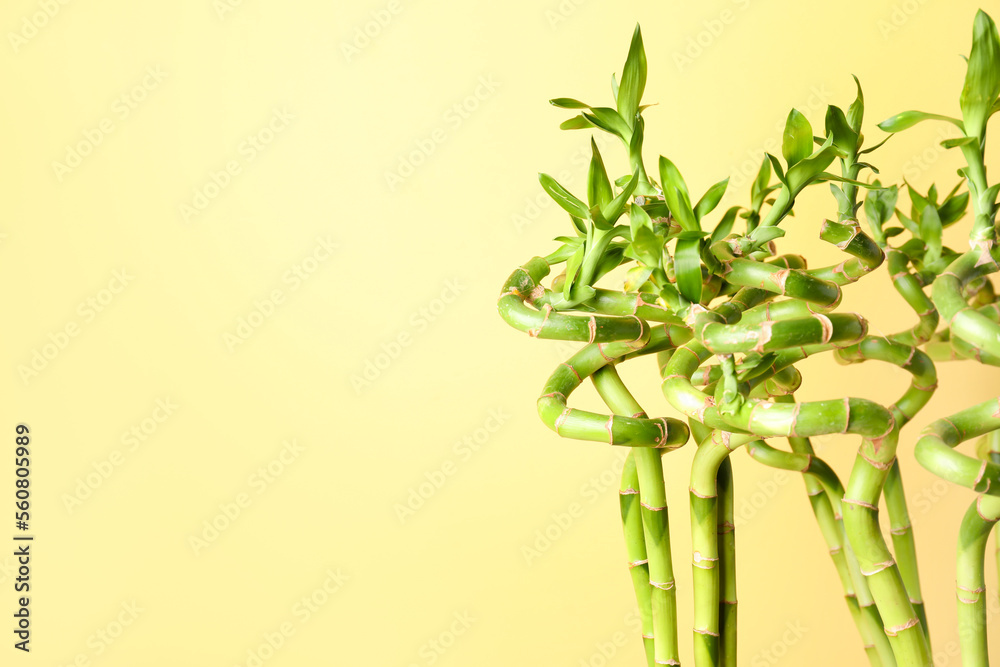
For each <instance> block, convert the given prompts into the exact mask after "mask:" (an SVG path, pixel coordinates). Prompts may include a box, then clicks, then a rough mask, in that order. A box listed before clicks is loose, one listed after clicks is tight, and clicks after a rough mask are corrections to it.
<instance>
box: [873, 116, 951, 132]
mask: <svg viewBox="0 0 1000 667" xmlns="http://www.w3.org/2000/svg"><path fill="white" fill-rule="evenodd" d="M923 120H944V121H947V122H949V123H952V124H953V125H955V126H956V127H958V129H960V130H962V131H963V132H964V131H965V128H964V127H963V125H962V121H960V120H959V119H957V118H952V117H951V116H942V115H940V114H936V113H925V112H923V111H902V112H900V113H898V114H896V115H895V116H892V117H890V118H886V119H885V120H883V121H882V122H881V123H879V124H878V128H879V129H880V130H882V131H884V132H902V131H903V130H906V129H909V128H911V127H913V126H914V125H916V124H917V123H919V122H920V121H923Z"/></svg>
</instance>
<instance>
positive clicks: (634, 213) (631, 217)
mask: <svg viewBox="0 0 1000 667" xmlns="http://www.w3.org/2000/svg"><path fill="white" fill-rule="evenodd" d="M628 225H629V229H631V230H632V238H635V235H636V232H637V231H638V230H639V228H640V227H645V228H647V229H649V230H650V231H652V230H653V219H652V218H650V217H649V214H648V213H646V210H645V209H644V208H643V207H641V206H639V205H637V204H632V205H631V206H629V209H628Z"/></svg>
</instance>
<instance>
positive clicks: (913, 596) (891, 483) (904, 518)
mask: <svg viewBox="0 0 1000 667" xmlns="http://www.w3.org/2000/svg"><path fill="white" fill-rule="evenodd" d="M885 502H886V508H887V509H888V511H889V534H890V535H891V536H892V547H893V552H894V553H895V555H896V563H897V565H898V566H899V573H900V575H901V576H902V577H903V584H904V586H905V587H906V593H907V595H908V596H909V598H910V603H911V604H912V605H913V609H914V610H915V611H916V612H917V618H919V619H920V627H921V629H922V630H923V632H924V638H925V639H926V641H927V645H928V648H930V645H931V637H930V630H929V628H928V626H927V610H926V608H925V607H924V598H923V593H922V592H921V590H920V575H919V569H918V568H917V547H916V543H915V542H914V541H913V524H912V523H911V521H910V514H909V511H908V509H907V506H906V496H905V494H904V491H903V477H902V474H901V473H900V471H899V461H898V460H896V461H894V462H893V464H892V467H891V468H890V469H889V475H888V476H887V477H886V481H885Z"/></svg>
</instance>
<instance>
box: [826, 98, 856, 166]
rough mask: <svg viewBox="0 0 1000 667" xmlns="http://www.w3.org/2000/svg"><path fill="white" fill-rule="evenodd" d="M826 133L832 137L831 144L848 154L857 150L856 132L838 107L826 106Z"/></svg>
mask: <svg viewBox="0 0 1000 667" xmlns="http://www.w3.org/2000/svg"><path fill="white" fill-rule="evenodd" d="M826 133H827V135H829V136H832V137H833V145H834V146H836V147H837V148H839V149H840V150H842V151H844V152H845V153H847V154H848V155H854V153H855V151H857V150H858V133H857V132H855V131H854V130H853V129H852V128H851V125H850V123H848V122H847V118H846V117H845V116H844V112H843V110H842V109H841V108H840V107H836V106H834V105H832V104H831V105H830V106H828V107H827V108H826Z"/></svg>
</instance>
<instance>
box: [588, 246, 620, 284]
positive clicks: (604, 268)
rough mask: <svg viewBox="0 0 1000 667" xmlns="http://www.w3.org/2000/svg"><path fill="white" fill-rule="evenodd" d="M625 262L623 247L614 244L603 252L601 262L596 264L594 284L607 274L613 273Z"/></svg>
mask: <svg viewBox="0 0 1000 667" xmlns="http://www.w3.org/2000/svg"><path fill="white" fill-rule="evenodd" d="M623 261H625V246H624V245H622V244H619V243H616V244H614V245H612V246H610V247H609V248H608V249H607V251H605V253H604V256H603V257H601V261H600V262H598V263H597V270H596V271H595V272H594V282H595V283H596V282H597V281H598V280H600V279H601V278H603V277H604V276H605V275H607V274H608V273H610V272H612V271H614V270H615V269H617V268H618V267H619V266H621V264H622V262H623Z"/></svg>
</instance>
